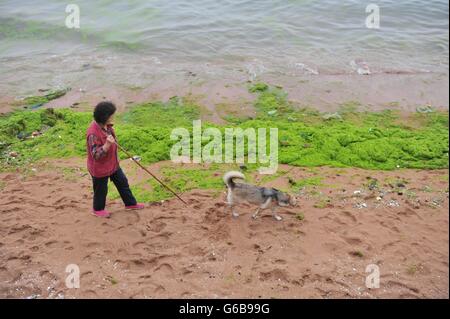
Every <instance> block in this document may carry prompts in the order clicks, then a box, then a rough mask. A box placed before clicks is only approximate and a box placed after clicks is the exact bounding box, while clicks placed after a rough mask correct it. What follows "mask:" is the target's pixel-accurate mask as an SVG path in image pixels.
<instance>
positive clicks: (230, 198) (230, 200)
mask: <svg viewBox="0 0 450 319" xmlns="http://www.w3.org/2000/svg"><path fill="white" fill-rule="evenodd" d="M227 202H228V207H229V208H230V210H231V215H233V217H235V218H237V217H239V214H238V213H237V212H236V210H235V209H234V200H233V191H232V190H231V189H228V195H227Z"/></svg>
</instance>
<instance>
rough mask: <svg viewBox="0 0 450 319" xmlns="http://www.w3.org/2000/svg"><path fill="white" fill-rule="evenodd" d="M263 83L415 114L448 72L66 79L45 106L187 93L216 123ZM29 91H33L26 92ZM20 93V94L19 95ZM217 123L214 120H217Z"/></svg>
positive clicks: (442, 104) (13, 99)
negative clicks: (103, 81) (105, 81)
mask: <svg viewBox="0 0 450 319" xmlns="http://www.w3.org/2000/svg"><path fill="white" fill-rule="evenodd" d="M257 82H265V83H269V84H271V85H274V86H279V87H282V89H283V90H284V91H285V92H286V93H287V94H288V95H289V98H290V100H292V101H293V102H295V103H296V104H298V105H300V106H302V107H308V108H312V109H317V110H319V111H321V112H335V111H336V110H337V109H338V108H339V107H340V105H342V104H345V103H349V102H352V103H358V104H359V105H361V110H363V111H381V110H387V109H390V110H397V111H401V112H415V111H416V108H417V107H423V106H431V107H433V108H435V109H437V110H444V111H445V110H448V109H449V92H448V86H449V74H448V72H446V73H422V74H371V75H355V74H346V75H322V74H319V75H311V76H300V77H277V76H271V75H263V76H260V77H258V78H257V79H256V80H255V81H253V82H248V81H246V80H245V79H243V78H242V79H229V80H227V79H222V80H211V79H209V78H208V77H201V76H200V75H197V74H195V75H194V76H193V75H192V74H189V73H188V74H186V75H185V76H169V77H167V78H161V79H159V80H155V81H150V82H149V83H147V84H146V85H142V86H139V85H138V86H133V85H126V84H122V85H115V84H110V85H99V84H94V83H93V84H92V86H89V82H83V86H82V87H80V83H79V84H78V85H76V83H75V85H74V84H73V83H69V84H67V85H66V86H62V85H60V86H59V87H60V88H64V87H71V91H69V92H68V93H67V94H66V95H64V96H63V97H61V98H59V99H55V100H53V101H50V102H49V103H47V104H46V105H45V106H46V107H53V108H58V107H69V106H71V105H73V104H77V106H78V107H77V109H81V110H88V109H90V108H92V107H93V106H94V105H95V104H96V103H98V102H99V101H101V100H111V101H113V102H115V103H116V105H117V106H118V108H119V111H123V110H125V109H126V108H127V107H128V106H129V105H132V104H138V103H143V102H148V101H156V100H160V101H163V102H165V101H168V100H169V99H170V98H171V97H174V96H178V97H183V96H190V97H192V99H195V100H196V101H197V102H198V104H200V105H202V106H203V107H204V108H205V110H206V111H208V112H209V113H211V114H212V115H211V119H212V120H213V121H216V120H218V119H219V118H220V113H224V112H226V111H227V110H230V111H232V112H236V111H239V112H243V113H244V114H251V112H252V110H251V105H252V103H253V101H254V96H253V95H252V94H250V93H249V92H248V87H249V86H250V85H252V83H257ZM52 89H54V87H51V86H45V85H42V86H35V88H34V89H33V90H30V91H28V92H29V93H30V94H31V95H40V94H42V93H40V92H39V90H52ZM3 91H5V94H4V95H2V97H1V98H0V113H7V112H10V111H12V110H13V109H14V104H17V103H18V100H19V99H20V98H19V97H20V95H11V92H9V93H8V92H7V91H6V90H3ZM32 92H33V93H32ZM22 96H26V95H22ZM219 121H220V120H219Z"/></svg>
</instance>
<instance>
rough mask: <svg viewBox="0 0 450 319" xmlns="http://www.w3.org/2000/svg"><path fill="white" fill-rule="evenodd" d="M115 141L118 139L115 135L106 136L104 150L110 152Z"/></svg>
mask: <svg viewBox="0 0 450 319" xmlns="http://www.w3.org/2000/svg"><path fill="white" fill-rule="evenodd" d="M115 142H116V140H115V139H114V136H112V135H108V137H107V138H106V142H105V145H103V150H104V151H105V152H108V150H109V148H110V147H111V145H112V144H114V143H115Z"/></svg>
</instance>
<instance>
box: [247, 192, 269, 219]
mask: <svg viewBox="0 0 450 319" xmlns="http://www.w3.org/2000/svg"><path fill="white" fill-rule="evenodd" d="M271 203H272V197H269V198H268V199H267V200H266V201H265V203H264V204H262V205H261V206H259V207H258V209H257V210H256V212H255V213H254V214H253V215H252V218H253V219H256V218H257V217H258V214H259V212H260V211H262V210H264V209H266V208H268V207H269V206H270V204H271Z"/></svg>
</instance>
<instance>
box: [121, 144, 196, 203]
mask: <svg viewBox="0 0 450 319" xmlns="http://www.w3.org/2000/svg"><path fill="white" fill-rule="evenodd" d="M115 143H116V145H117V147H119V149H120V150H121V151H122V152H124V153H125V154H126V155H127V156H128V157H130V158H131V159H132V160H133V162H135V163H136V164H137V165H138V166H139V167H140V168H142V169H143V170H144V171H146V172H147V173H148V174H149V175H150V176H151V177H153V178H154V179H156V181H157V182H158V183H160V184H161V185H162V186H164V187H165V188H166V189H167V190H168V191H169V192H171V193H172V194H174V195H175V196H176V197H177V198H178V199H179V200H180V201H182V202H183V204H185V205H188V203H186V202H185V201H184V200H183V199H182V198H181V197H180V196H178V194H177V193H175V191H173V190H172V189H171V188H170V187H169V186H167V185H166V184H164V183H163V182H162V181H161V180H160V179H159V178H158V177H156V176H155V175H153V174H152V172H150V171H149V170H148V169H146V168H145V167H144V166H143V165H142V164H141V163H139V162H138V161H137V160H135V159H134V157H133V156H132V155H131V154H130V153H129V152H128V151H127V150H125V149H124V148H123V147H122V146H120V145H119V143H117V142H115Z"/></svg>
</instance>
